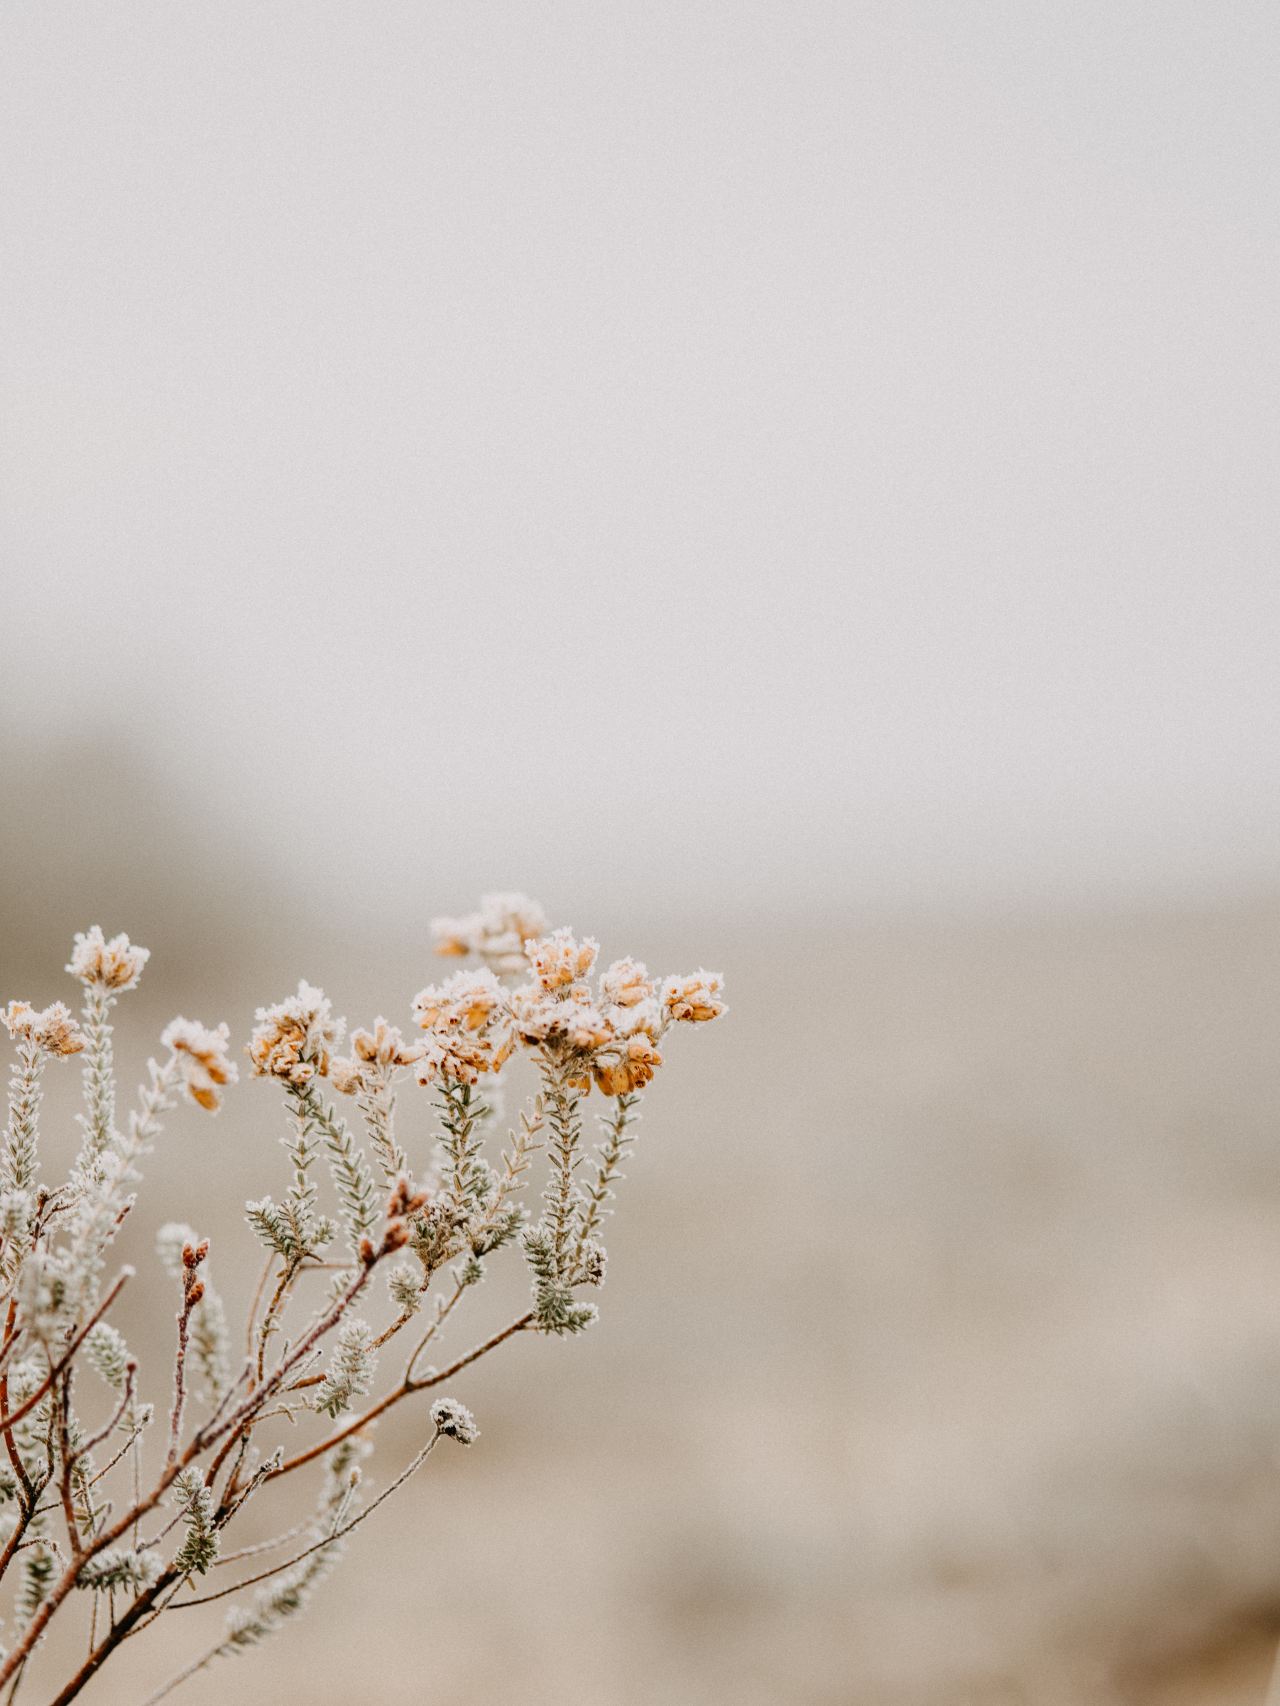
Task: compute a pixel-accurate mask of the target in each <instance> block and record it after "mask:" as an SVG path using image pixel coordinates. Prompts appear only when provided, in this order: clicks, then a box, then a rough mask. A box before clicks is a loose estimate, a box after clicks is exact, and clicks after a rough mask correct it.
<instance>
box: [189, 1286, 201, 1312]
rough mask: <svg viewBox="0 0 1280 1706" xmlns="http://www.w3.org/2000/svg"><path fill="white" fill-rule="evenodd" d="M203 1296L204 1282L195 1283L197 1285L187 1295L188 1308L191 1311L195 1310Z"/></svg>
mask: <svg viewBox="0 0 1280 1706" xmlns="http://www.w3.org/2000/svg"><path fill="white" fill-rule="evenodd" d="M203 1296H204V1281H203V1280H197V1281H196V1282H195V1284H194V1285H193V1286H192V1287H191V1290H190V1291H189V1292H188V1293H187V1305H188V1307H189V1308H191V1309H194V1308H195V1306H196V1304H197V1303H199V1301H200V1299H201V1298H202V1297H203Z"/></svg>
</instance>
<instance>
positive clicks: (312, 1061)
mask: <svg viewBox="0 0 1280 1706" xmlns="http://www.w3.org/2000/svg"><path fill="white" fill-rule="evenodd" d="M254 1018H255V1019H256V1020H257V1024H256V1025H255V1026H254V1030H253V1036H252V1038H251V1039H250V1042H249V1059H250V1060H251V1061H252V1062H253V1070H254V1072H255V1073H257V1074H258V1076H259V1077H263V1078H279V1079H281V1080H282V1081H283V1082H284V1083H286V1084H292V1085H294V1086H296V1087H299V1088H300V1087H301V1086H302V1085H304V1084H309V1083H310V1082H311V1080H312V1079H313V1078H314V1077H316V1075H317V1074H319V1075H320V1076H321V1077H324V1075H325V1074H326V1073H327V1072H328V1070H329V1057H330V1054H331V1052H332V1051H333V1050H334V1049H335V1048H337V1046H338V1044H339V1043H340V1042H341V1041H342V1037H343V1033H344V1032H345V1030H346V1028H347V1027H346V1021H345V1020H343V1019H335V1018H334V1016H333V1008H332V1006H331V1005H330V1002H329V998H328V996H327V995H326V994H325V993H324V991H323V990H322V989H315V988H313V986H312V985H311V984H309V983H305V982H303V983H299V985H298V993H297V994H296V995H291V996H289V997H288V999H287V1000H284V1001H277V1002H276V1004H275V1005H274V1006H273V1007H259V1008H258V1010H257V1012H256V1013H255V1014H254Z"/></svg>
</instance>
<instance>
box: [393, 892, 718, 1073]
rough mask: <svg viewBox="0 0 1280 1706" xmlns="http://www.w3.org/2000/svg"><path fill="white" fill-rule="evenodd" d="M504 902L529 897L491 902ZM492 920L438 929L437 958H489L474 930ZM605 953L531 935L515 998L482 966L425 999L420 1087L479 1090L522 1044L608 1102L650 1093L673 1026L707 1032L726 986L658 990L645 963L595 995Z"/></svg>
mask: <svg viewBox="0 0 1280 1706" xmlns="http://www.w3.org/2000/svg"><path fill="white" fill-rule="evenodd" d="M499 900H501V901H503V902H506V901H510V900H520V901H522V902H523V901H524V897H523V896H515V897H513V896H490V897H489V901H490V902H496V901H499ZM525 904H526V905H527V906H528V907H529V908H530V909H531V910H530V911H526V912H525V913H524V914H523V915H522V917H523V920H524V922H526V923H527V922H528V920H529V918H530V917H532V916H538V917H541V916H542V913H541V909H540V908H532V903H525ZM495 910H496V909H495ZM487 917H488V918H490V919H491V921H493V920H492V916H491V914H490V913H486V912H485V910H483V909H482V911H481V912H479V913H477V914H475V915H474V919H467V920H448V921H438V922H437V924H436V925H435V926H434V928H435V930H436V932H437V943H436V952H437V953H440V954H445V955H455V954H457V953H458V952H459V951H460V947H461V944H462V943H463V942H465V941H474V942H476V943H477V947H476V950H475V951H477V952H480V951H482V950H481V948H480V946H479V944H480V943H481V942H483V941H485V940H486V938H484V937H483V936H482V935H481V934H480V932H479V926H478V925H476V924H475V920H481V919H485V918H487ZM500 917H501V915H499V918H500ZM461 924H466V925H467V926H468V927H469V929H468V932H463V931H461V930H460V928H459V926H460V925H461ZM501 939H502V940H503V941H504V943H505V942H508V941H509V940H510V938H509V936H507V937H503V938H501ZM599 952H600V944H599V943H598V942H596V941H594V940H593V939H592V938H591V937H589V936H588V937H584V938H582V939H579V938H578V937H576V936H575V935H574V934H573V932H572V931H571V930H567V929H560V930H555V931H553V932H551V933H550V934H548V935H544V936H533V935H529V936H527V937H525V938H524V940H523V942H522V952H521V955H520V959H519V961H518V962H516V961H515V958H514V955H511V954H505V956H504V957H505V961H506V964H505V969H507V970H509V971H513V970H516V969H520V970H525V969H528V970H531V971H532V973H533V976H532V978H531V980H530V981H529V982H527V983H523V984H519V985H517V986H516V987H515V988H513V989H508V988H507V987H506V986H505V985H503V984H502V983H501V982H500V981H499V980H498V978H497V977H496V976H495V975H494V972H493V971H492V970H491V969H490V968H489V967H488V966H484V967H481V968H479V969H478V970H476V971H462V972H458V973H457V974H456V975H455V976H454V977H451V978H449V979H448V980H447V981H446V982H444V983H442V984H432V985H429V986H428V987H427V988H426V989H424V990H422V991H420V992H419V994H418V995H417V997H416V998H415V1000H414V1003H413V1011H414V1017H415V1018H416V1020H417V1022H418V1025H419V1027H420V1029H421V1030H422V1031H423V1032H424V1033H425V1035H426V1037H427V1045H426V1050H425V1053H424V1056H423V1059H422V1064H421V1066H420V1067H419V1071H418V1076H419V1079H420V1081H421V1082H422V1083H424V1084H426V1083H431V1082H432V1081H433V1080H434V1079H436V1078H437V1077H439V1078H441V1079H444V1080H445V1081H446V1082H450V1081H451V1082H454V1083H461V1084H474V1083H475V1082H476V1081H477V1079H478V1077H479V1075H480V1074H481V1073H482V1072H497V1071H498V1070H499V1069H500V1068H501V1066H502V1065H503V1063H504V1062H505V1061H506V1060H507V1058H508V1056H509V1055H510V1054H511V1052H512V1049H513V1048H514V1047H515V1046H516V1045H517V1044H521V1045H523V1046H524V1047H526V1048H528V1049H530V1050H532V1051H534V1052H539V1053H541V1054H542V1055H543V1056H544V1057H545V1058H548V1059H551V1060H554V1061H555V1062H556V1063H557V1064H559V1065H561V1066H563V1067H565V1068H566V1069H567V1071H568V1078H567V1082H568V1083H569V1085H570V1086H571V1087H572V1088H574V1089H578V1090H581V1091H588V1090H590V1088H591V1086H592V1084H593V1083H594V1084H596V1085H597V1086H598V1087H599V1088H600V1089H601V1090H602V1091H603V1092H604V1094H605V1095H607V1096H621V1095H628V1094H630V1093H632V1092H634V1091H636V1090H639V1089H641V1088H643V1086H644V1085H646V1084H648V1082H649V1081H650V1079H651V1078H652V1077H653V1074H654V1071H655V1069H656V1068H657V1067H659V1066H660V1065H661V1064H662V1055H661V1053H660V1052H659V1049H658V1044H659V1042H660V1041H661V1040H662V1036H663V1033H664V1032H665V1031H666V1029H667V1027H668V1026H669V1025H670V1024H671V1023H672V1022H673V1021H678V1022H682V1023H693V1024H697V1023H703V1022H705V1021H706V1020H709V1019H715V1018H718V1017H719V1016H720V1015H721V1014H722V1013H723V1012H725V1010H726V1009H725V1005H724V1001H723V999H722V995H723V987H724V980H723V978H722V977H721V976H720V975H719V974H718V973H716V972H706V971H698V972H694V973H692V974H691V975H689V976H685V977H670V978H667V979H666V981H665V982H663V983H662V984H661V985H658V984H656V983H654V981H653V980H652V979H651V978H650V977H649V975H648V972H647V971H646V969H645V967H644V966H643V965H642V964H641V963H640V962H639V961H638V960H633V959H623V960H615V961H614V962H613V964H612V965H610V966H608V967H607V968H606V969H605V971H604V972H603V973H601V975H600V977H599V980H598V984H597V986H596V987H594V988H593V987H592V983H591V973H592V971H593V969H594V967H595V963H596V960H597V958H598V956H599Z"/></svg>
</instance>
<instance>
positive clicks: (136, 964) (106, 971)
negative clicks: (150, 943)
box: [67, 924, 151, 995]
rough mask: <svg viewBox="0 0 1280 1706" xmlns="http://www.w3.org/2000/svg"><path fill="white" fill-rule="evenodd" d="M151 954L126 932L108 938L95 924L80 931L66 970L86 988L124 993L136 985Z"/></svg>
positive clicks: (117, 993)
mask: <svg viewBox="0 0 1280 1706" xmlns="http://www.w3.org/2000/svg"><path fill="white" fill-rule="evenodd" d="M150 958H151V950H150V949H149V948H139V947H136V946H135V945H134V944H133V943H132V942H131V941H130V940H129V938H128V937H127V936H113V937H112V938H111V940H110V941H109V942H108V941H107V939H106V937H105V936H104V935H103V933H102V930H101V927H100V926H99V925H97V924H95V925H94V926H93V928H92V929H91V930H85V931H82V932H80V933H78V934H77V936H76V939H75V942H74V943H73V944H72V948H71V959H70V960H69V961H68V964H67V970H68V971H69V972H70V973H71V975H72V977H78V978H79V979H80V981H81V983H83V984H84V985H85V987H86V988H98V989H104V990H109V991H110V992H111V993H112V994H114V995H123V994H124V992H125V990H127V989H135V988H136V987H137V983H138V979H139V978H140V977H141V976H142V968H143V966H145V965H146V963H147V961H148V960H149V959H150Z"/></svg>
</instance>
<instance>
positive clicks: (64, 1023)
mask: <svg viewBox="0 0 1280 1706" xmlns="http://www.w3.org/2000/svg"><path fill="white" fill-rule="evenodd" d="M0 1021H3V1023H4V1027H5V1029H6V1030H7V1031H8V1033H9V1035H10V1036H11V1037H12V1038H13V1040H14V1041H15V1042H25V1043H33V1044H34V1045H35V1046H36V1047H37V1048H41V1049H43V1050H44V1051H45V1053H46V1054H63V1055H65V1054H79V1053H80V1052H81V1050H82V1049H83V1048H84V1043H85V1037H84V1032H83V1031H82V1030H81V1029H80V1027H79V1025H78V1024H77V1023H76V1021H75V1019H74V1018H73V1017H72V1015H71V1013H70V1011H69V1009H68V1008H66V1007H65V1006H64V1005H63V1004H62V1002H61V1001H54V1002H52V1003H51V1004H50V1005H49V1006H48V1007H44V1008H42V1009H40V1010H39V1011H37V1010H36V1009H35V1008H34V1007H32V1006H31V1004H30V1003H29V1002H27V1001H11V1002H10V1003H9V1005H8V1007H6V1008H5V1010H4V1012H3V1013H2V1014H0Z"/></svg>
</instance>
